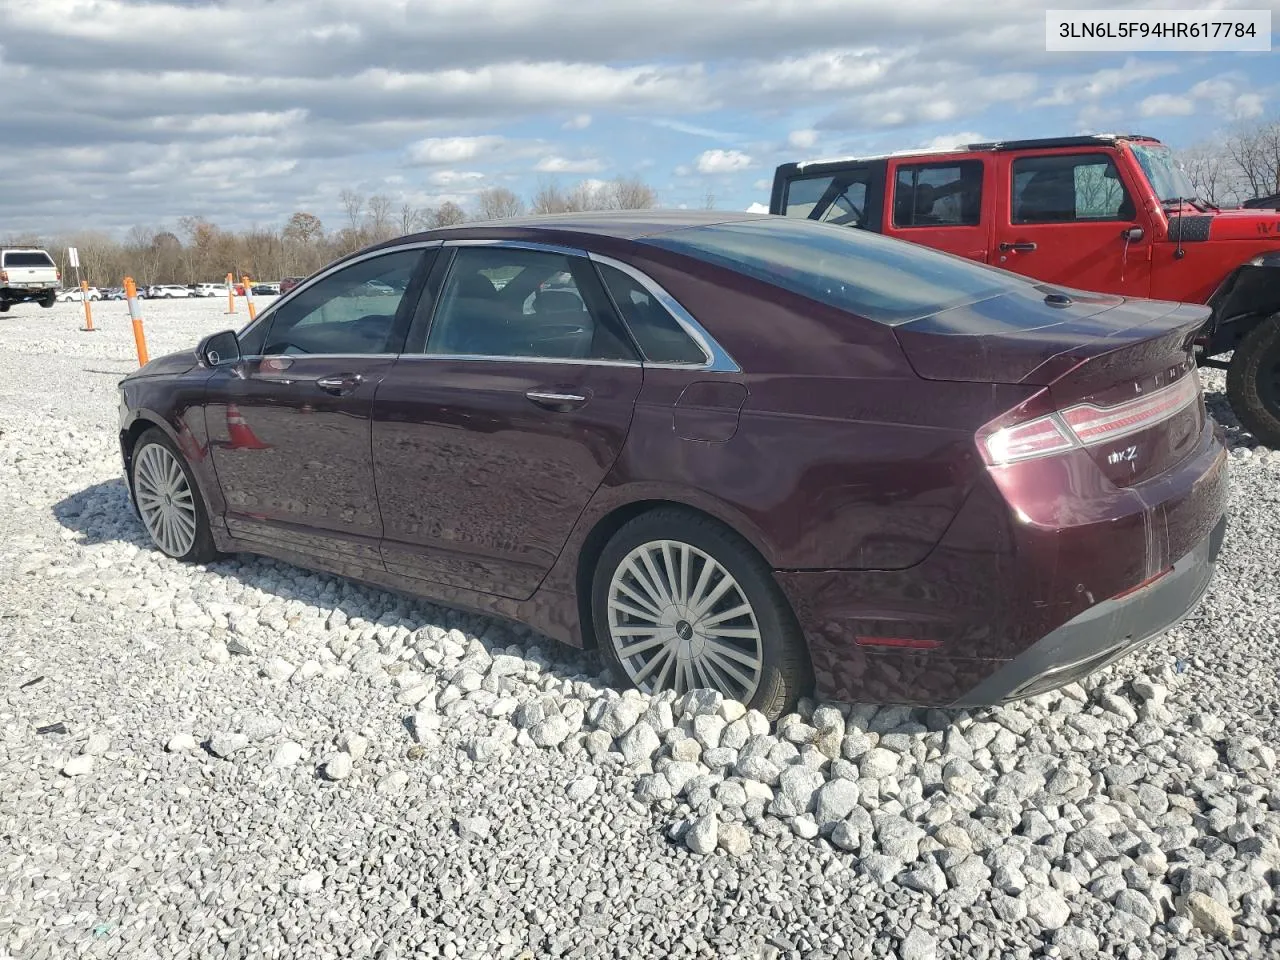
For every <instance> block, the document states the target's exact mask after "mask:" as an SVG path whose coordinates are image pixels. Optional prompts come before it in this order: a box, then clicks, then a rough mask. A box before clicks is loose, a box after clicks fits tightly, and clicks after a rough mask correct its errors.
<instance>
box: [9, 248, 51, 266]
mask: <svg viewBox="0 0 1280 960" xmlns="http://www.w3.org/2000/svg"><path fill="white" fill-rule="evenodd" d="M4 265H5V266H6V267H52V266H53V261H52V260H50V259H49V255H48V254H47V253H42V252H41V251H39V250H36V251H34V252H32V251H27V252H21V251H17V250H15V251H11V252H9V253H6V254H5V255H4Z"/></svg>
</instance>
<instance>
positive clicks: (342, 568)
mask: <svg viewBox="0 0 1280 960" xmlns="http://www.w3.org/2000/svg"><path fill="white" fill-rule="evenodd" d="M565 273H567V274H568V275H569V278H570V280H571V286H572V289H570V288H569V286H570V285H569V284H558V285H557V286H556V288H544V287H543V284H544V282H545V281H547V280H549V279H551V278H553V277H556V276H558V275H560V274H565ZM494 276H501V277H503V278H505V283H504V284H503V286H502V289H498V288H497V286H496V285H495V284H494V282H493V280H492V279H491V278H492V277H494ZM376 285H385V287H386V289H387V290H389V291H390V292H388V293H385V294H383V295H380V296H376V297H370V296H369V293H368V291H369V290H370V289H371V288H372V287H376ZM378 289H380V288H378ZM1208 314H1209V311H1208V309H1207V308H1205V307H1199V306H1188V305H1179V304H1172V303H1159V302H1153V301H1147V300H1132V301H1126V300H1124V299H1122V298H1120V297H1116V296H1109V295H1103V294H1090V293H1083V292H1080V291H1078V290H1074V289H1067V288H1062V287H1057V286H1053V285H1050V284H1045V283H1040V282H1033V281H1031V280H1028V279H1025V278H1023V277H1019V276H1016V275H1014V274H1010V273H1006V272H1003V271H997V270H991V269H989V268H987V267H985V266H980V265H978V264H972V263H966V262H965V261H964V260H962V259H958V258H954V257H947V256H943V255H942V254H939V253H937V252H935V251H932V250H929V249H927V248H925V247H923V246H918V245H914V244H909V243H901V242H899V241H896V240H890V239H887V238H884V237H878V236H875V235H873V234H871V233H868V232H865V231H857V230H846V229H843V228H840V227H833V226H829V225H824V224H819V223H811V222H805V221H803V220H791V219H786V218H782V217H769V216H764V217H760V216H751V215H745V214H738V215H735V214H729V213H724V212H718V211H717V212H713V213H707V212H690V211H644V212H637V213H606V214H595V215H592V214H579V215H574V216H560V217H552V218H529V219H521V220H508V221H502V222H501V223H500V224H488V225H484V226H460V227H453V228H446V229H441V230H435V231H431V232H428V233H423V234H417V235H414V236H410V237H405V238H402V239H400V240H395V241H391V242H388V243H385V244H382V245H379V246H377V247H374V248H371V249H368V250H364V251H362V252H360V253H358V254H354V255H352V256H350V257H347V258H345V259H343V260H341V261H339V262H337V263H335V264H333V265H331V266H330V267H329V268H328V269H326V270H325V271H323V272H321V273H319V274H317V275H316V276H314V277H312V278H310V279H309V280H308V281H307V282H306V283H304V284H302V285H300V286H299V287H297V288H295V289H294V290H292V291H291V292H290V293H289V294H287V295H285V296H283V297H281V298H280V299H278V300H276V301H275V302H273V303H271V304H269V305H268V306H266V307H265V308H264V309H263V311H262V312H261V313H260V314H259V315H258V317H257V320H256V321H255V322H253V323H250V324H249V325H248V326H247V327H245V328H244V329H242V330H241V331H240V332H239V333H238V334H237V333H235V332H232V331H225V332H223V333H219V334H214V335H212V336H210V337H207V338H206V339H205V340H204V341H202V342H201V344H200V345H199V346H198V347H197V348H196V350H195V351H194V352H183V353H179V354H174V355H171V356H167V357H162V358H159V359H156V360H153V361H152V362H151V363H149V364H147V365H146V366H145V367H143V368H142V369H140V370H139V371H137V372H136V373H134V374H131V375H130V376H129V377H126V378H125V379H124V380H123V381H122V382H121V384H120V390H121V398H120V409H121V421H120V434H119V439H120V445H121V450H122V453H123V457H124V467H125V472H126V475H127V477H128V478H129V486H130V490H131V492H132V496H133V500H134V503H135V504H136V506H137V510H138V511H139V514H140V516H141V518H142V521H143V523H144V525H145V527H146V529H147V531H148V532H149V533H150V536H151V539H152V541H153V542H154V543H155V544H156V546H157V547H158V548H159V549H160V550H162V551H163V552H165V553H166V554H168V555H170V556H172V557H176V558H179V559H182V560H187V561H193V562H204V561H207V560H209V559H211V558H212V557H213V556H214V555H215V553H216V552H217V551H226V552H240V551H247V552H256V553H262V554H266V555H269V556H273V557H277V558H280V559H282V560H286V561H288V562H293V563H300V564H302V565H304V566H309V567H314V568H317V569H322V570H329V571H332V572H335V573H340V574H343V575H347V576H353V577H355V578H357V579H360V580H363V581H367V582H370V583H377V584H382V585H385V586H389V587H393V588H395V589H398V590H402V591H405V592H408V593H411V594H415V595H419V596H424V597H430V598H432V599H434V600H436V601H438V602H443V603H446V604H452V605H457V606H462V607H467V608H470V609H473V610H478V611H485V612H490V613H498V614H501V615H503V616H506V617H511V618H515V619H517V620H521V621H523V622H525V623H527V624H529V625H531V626H532V627H534V628H535V629H537V630H539V631H542V632H544V633H546V634H548V635H550V636H552V637H555V638H557V639H559V640H562V641H565V642H568V643H571V644H575V645H584V646H593V645H598V646H599V648H600V650H601V652H602V653H603V655H604V657H605V658H606V659H607V660H608V661H609V662H610V663H611V664H613V666H614V667H615V668H616V669H617V670H618V672H619V675H620V676H624V677H627V678H628V679H629V680H630V681H631V682H632V683H633V684H635V685H636V686H637V687H639V688H641V689H643V690H646V691H657V690H663V689H673V690H676V691H684V690H688V689H690V688H691V687H711V688H714V689H717V690H719V691H720V692H722V693H723V694H725V695H726V696H729V697H732V698H733V699H736V700H740V701H741V702H743V703H746V704H748V705H750V706H752V707H756V708H759V709H760V710H762V711H765V712H766V713H768V714H770V715H777V714H778V713H780V712H781V711H783V710H785V709H787V708H788V707H790V706H791V705H793V704H794V702H795V700H796V698H797V697H798V696H799V695H801V694H802V693H805V692H807V691H808V690H809V689H810V687H811V686H812V687H816V691H815V692H816V696H817V697H819V698H836V699H845V700H859V701H866V700H876V701H891V702H904V703H925V704H962V705H974V704H991V703H999V702H1002V701H1005V700H1009V699H1014V698H1018V697H1024V696H1030V695H1032V694H1036V693H1039V692H1042V691H1044V690H1048V689H1051V688H1053V687H1056V686H1059V685H1061V684H1064V683H1067V682H1069V681H1071V680H1074V679H1077V678H1079V677H1080V676H1082V675H1084V674H1086V673H1088V672H1090V671H1092V670H1094V669H1096V668H1097V667H1099V666H1101V665H1103V664H1106V663H1109V662H1110V661H1112V660H1114V659H1116V658H1117V657H1120V656H1123V655H1124V654H1125V653H1127V652H1128V651H1130V650H1132V649H1134V648H1135V647H1137V646H1138V645H1140V644H1142V643H1144V642H1146V641H1148V640H1150V639H1151V638H1153V637H1156V636H1158V635H1160V634H1161V633H1162V632H1163V631H1165V630H1166V629H1167V628H1168V627H1169V626H1170V625H1171V624H1173V623H1175V622H1176V621H1178V620H1179V619H1180V618H1181V617H1182V616H1183V615H1184V614H1185V613H1186V612H1187V611H1188V610H1189V609H1190V608H1191V607H1193V606H1194V605H1195V604H1196V603H1197V602H1198V600H1199V599H1200V597H1201V595H1202V594H1203V593H1204V591H1205V589H1206V588H1207V586H1208V583H1209V580H1210V577H1211V574H1212V571H1213V568H1214V563H1215V560H1216V557H1217V554H1218V551H1219V547H1220V544H1221V541H1222V536H1223V530H1224V527H1225V519H1224V512H1225V509H1226V492H1227V484H1226V461H1227V456H1226V450H1225V448H1224V446H1223V444H1222V442H1221V441H1220V439H1219V437H1218V435H1217V433H1216V429H1215V426H1214V424H1213V422H1212V420H1210V419H1209V417H1208V416H1207V414H1206V412H1205V406H1204V402H1203V397H1202V395H1201V390H1200V383H1199V374H1198V371H1197V369H1196V365H1195V360H1194V356H1193V353H1192V348H1191V339H1192V337H1193V336H1194V335H1195V332H1196V331H1197V330H1199V329H1200V328H1201V327H1202V326H1203V324H1204V321H1205V319H1206V317H1207V316H1208Z"/></svg>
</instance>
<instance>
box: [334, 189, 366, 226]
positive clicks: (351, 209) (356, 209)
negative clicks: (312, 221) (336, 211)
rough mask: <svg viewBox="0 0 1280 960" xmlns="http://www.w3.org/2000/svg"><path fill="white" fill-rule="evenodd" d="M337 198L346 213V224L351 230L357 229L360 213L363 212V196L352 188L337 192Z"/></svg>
mask: <svg viewBox="0 0 1280 960" xmlns="http://www.w3.org/2000/svg"><path fill="white" fill-rule="evenodd" d="M338 200H339V201H341V203H342V209H343V211H344V212H345V213H346V215H347V224H348V225H349V226H350V228H351V229H352V230H359V229H360V215H361V214H362V213H363V212H364V197H363V196H361V195H360V194H358V193H356V192H354V191H352V190H343V191H342V193H340V194H338Z"/></svg>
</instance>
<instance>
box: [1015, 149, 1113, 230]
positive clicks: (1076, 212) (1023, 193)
mask: <svg viewBox="0 0 1280 960" xmlns="http://www.w3.org/2000/svg"><path fill="white" fill-rule="evenodd" d="M1011 213H1012V219H1013V222H1014V223H1075V222H1080V221H1090V220H1132V219H1133V218H1134V215H1135V214H1134V206H1133V200H1132V199H1130V197H1129V194H1128V192H1127V191H1126V190H1125V188H1124V184H1123V183H1121V182H1120V174H1119V171H1117V170H1116V165H1115V162H1114V161H1113V160H1112V159H1111V157H1110V156H1108V155H1107V154H1105V153H1075V154H1067V155H1060V156H1055V157H1023V158H1021V159H1019V160H1015V161H1013V210H1012V211H1011Z"/></svg>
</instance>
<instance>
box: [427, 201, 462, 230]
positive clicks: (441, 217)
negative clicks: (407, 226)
mask: <svg viewBox="0 0 1280 960" xmlns="http://www.w3.org/2000/svg"><path fill="white" fill-rule="evenodd" d="M466 219H467V212H466V211H465V210H463V209H462V208H461V207H460V206H458V205H457V204H456V203H454V202H453V201H452V200H446V201H445V202H444V203H442V204H441V205H440V207H439V208H438V209H437V210H435V211H434V212H432V214H431V225H432V226H433V227H451V226H453V225H454V224H455V223H462V222H463V221H464V220H466Z"/></svg>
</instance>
